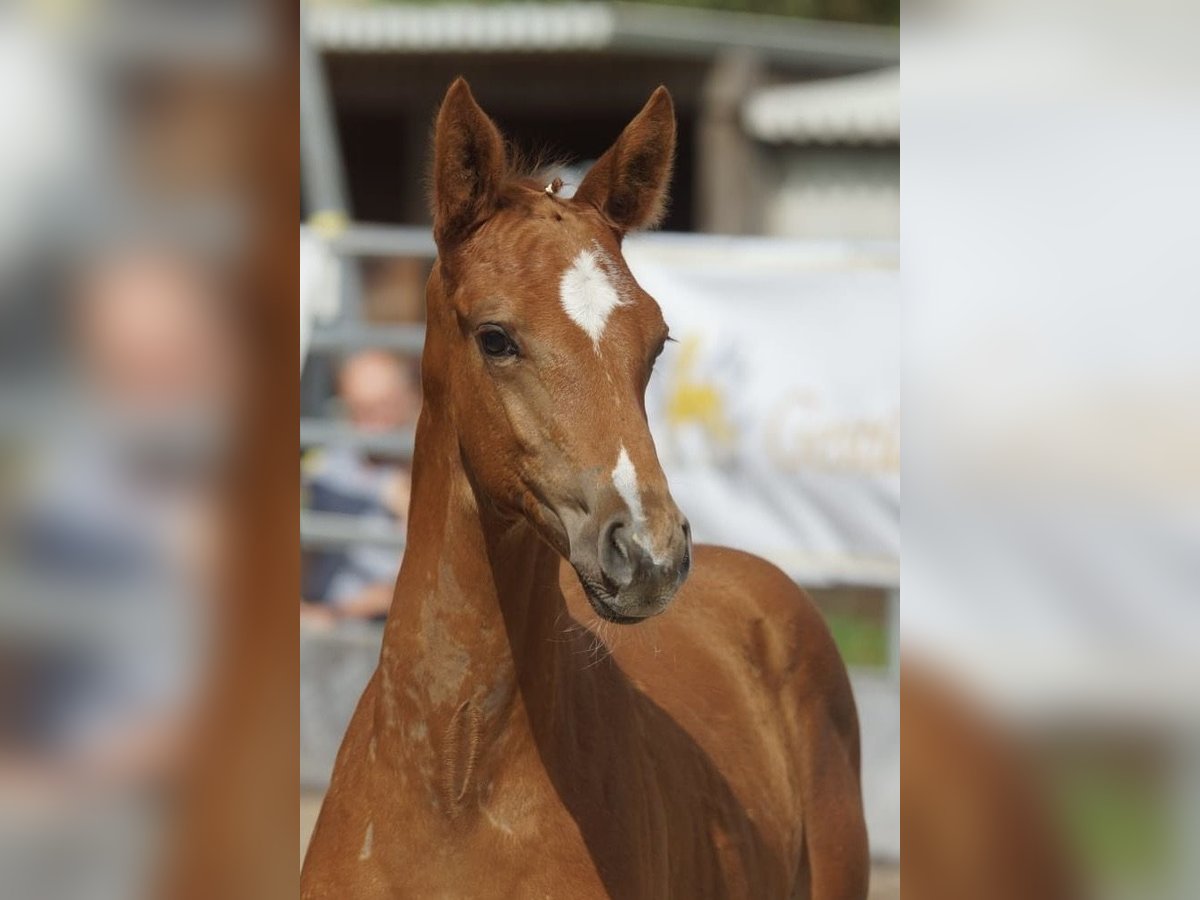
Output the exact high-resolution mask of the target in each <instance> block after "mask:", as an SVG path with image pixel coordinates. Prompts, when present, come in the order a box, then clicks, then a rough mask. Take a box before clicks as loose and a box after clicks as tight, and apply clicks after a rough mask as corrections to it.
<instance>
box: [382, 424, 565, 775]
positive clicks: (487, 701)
mask: <svg viewBox="0 0 1200 900" xmlns="http://www.w3.org/2000/svg"><path fill="white" fill-rule="evenodd" d="M408 536H409V543H408V546H407V548H406V550H405V556H404V562H403V565H402V567H401V571H400V577H399V579H398V582H397V587H396V596H395V600H394V602H393V606H392V612H391V614H390V616H389V618H388V624H387V628H386V630H385V633H384V645H383V652H382V655H381V662H380V683H379V696H378V703H379V708H378V712H379V713H381V714H382V716H381V717H380V716H377V723H378V722H379V720H380V718H382V724H383V729H382V730H383V732H384V733H385V734H386V733H387V732H388V731H389V726H390V730H391V731H392V733H393V734H394V736H395V737H396V738H398V740H397V741H396V745H397V751H398V752H400V753H402V754H404V755H406V756H411V755H416V756H418V757H427V758H429V757H431V758H432V759H433V760H434V761H435V762H433V763H432V764H434V765H443V764H445V758H446V753H447V750H446V746H445V745H446V744H450V743H454V742H455V741H456V740H458V738H453V737H452V735H454V734H459V733H460V732H461V733H463V734H464V735H466V737H463V738H462V739H463V740H468V739H469V743H470V744H471V747H472V750H471V753H472V754H474V753H475V752H476V749H477V745H481V744H486V743H487V742H488V741H489V740H495V739H497V738H498V737H500V736H502V735H503V734H504V733H506V732H511V731H513V730H520V729H522V728H524V729H525V730H526V731H528V730H529V728H530V725H529V722H530V720H531V719H532V718H537V719H538V720H539V721H542V722H544V721H545V719H546V718H547V714H549V718H553V713H554V709H555V707H556V705H557V704H558V703H559V701H560V698H561V697H562V695H563V691H564V689H565V687H566V685H565V681H566V680H567V679H566V678H565V677H564V676H566V675H569V672H567V671H566V670H567V669H568V667H567V666H564V665H563V660H562V658H561V657H562V656H563V654H564V653H565V652H566V651H565V650H564V649H563V647H564V645H563V643H562V641H561V635H560V634H559V631H561V629H562V628H563V627H564V626H565V622H566V621H567V617H566V613H565V605H564V601H563V596H562V593H561V591H560V589H559V585H558V571H559V557H558V554H557V553H556V552H555V551H554V550H553V549H552V548H550V547H549V546H548V545H546V544H545V543H544V542H543V541H542V540H541V539H540V538H539V537H538V536H537V535H536V534H535V533H534V531H533V530H532V529H531V528H530V527H529V526H528V525H527V524H526V523H525V522H524V520H520V521H517V522H514V521H512V520H509V519H504V518H501V517H500V516H498V515H497V514H494V513H492V512H489V511H488V510H487V508H486V507H485V506H481V505H480V503H479V502H478V501H477V498H476V496H475V494H474V492H473V490H472V487H471V483H470V479H469V478H468V476H467V472H466V471H465V470H464V468H463V465H462V462H461V456H460V453H459V445H458V439H457V435H456V434H455V433H454V430H453V427H452V425H451V424H450V423H449V421H447V419H446V418H444V417H439V416H437V415H435V414H434V413H432V412H428V411H427V412H423V413H422V416H421V421H420V423H419V425H418V429H417V440H416V446H415V449H414V454H413V490H412V502H411V508H410V512H409V526H408ZM467 732H469V734H467ZM478 749H482V748H478ZM413 761H414V762H415V763H417V768H418V770H419V769H420V767H421V763H422V760H421V759H415V760H413ZM425 761H429V759H426V760H425Z"/></svg>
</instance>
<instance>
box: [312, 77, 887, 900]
mask: <svg viewBox="0 0 1200 900" xmlns="http://www.w3.org/2000/svg"><path fill="white" fill-rule="evenodd" d="M674 149H675V118H674V110H673V107H672V103H671V98H670V95H669V94H668V93H667V91H666V90H665V89H664V88H661V87H660V88H659V89H658V90H656V91H655V92H654V94H653V95H652V96H651V97H650V100H649V101H648V102H647V104H646V106H645V107H644V108H643V109H642V111H641V112H640V113H639V114H638V115H637V116H636V117H635V118H634V119H633V121H632V122H631V123H630V124H629V125H628V126H627V127H626V128H625V130H624V131H623V132H622V134H621V135H620V137H619V138H618V139H617V141H616V143H615V144H613V146H612V147H611V148H610V149H609V150H608V151H607V152H606V153H605V154H604V155H603V156H602V157H601V158H600V160H599V161H598V162H597V163H596V165H595V166H594V167H593V168H592V169H591V170H590V171H589V172H588V174H587V175H586V177H584V178H583V180H582V183H581V184H580V185H579V186H578V189H577V190H576V192H575V194H574V196H573V197H572V198H570V199H566V198H565V197H563V196H561V195H560V193H559V190H558V188H559V183H558V182H557V181H546V180H544V179H536V178H531V177H528V176H526V175H524V174H522V173H520V172H518V171H515V169H514V166H513V164H512V162H511V161H510V158H509V156H508V154H507V152H506V148H505V143H504V140H503V139H502V137H501V135H500V132H499V131H498V130H497V128H496V126H495V125H494V124H493V122H492V121H491V120H490V119H489V118H488V117H487V115H485V114H484V112H483V111H482V110H481V109H480V108H479V106H478V105H477V104H476V102H475V100H474V98H473V97H472V95H471V91H470V89H469V88H468V87H467V84H466V82H464V81H462V80H461V79H460V80H458V81H456V82H455V83H454V85H453V86H451V88H450V90H449V92H448V93H447V95H446V98H445V100H444V102H443V104H442V107H441V110H440V112H439V114H438V118H437V127H436V134H435V147H434V156H435V163H434V167H435V168H434V234H435V238H436V240H437V245H438V260H437V262H436V264H435V265H434V268H433V271H432V273H431V275H430V278H429V285H428V291H427V307H428V321H427V329H426V339H425V352H424V357H423V360H422V379H423V383H424V392H425V404H424V408H423V411H422V413H421V418H420V422H419V424H418V427H417V437H416V448H415V452H414V457H413V491H412V503H411V511H410V517H409V530H408V546H407V550H406V553H405V557H404V563H403V566H402V568H401V571H400V576H399V579H398V581H397V585H396V593H395V598H396V599H395V601H394V603H393V605H392V609H391V613H390V616H389V618H388V623H387V626H386V629H385V633H384V639H383V649H382V653H381V657H380V661H379V667H378V669H377V670H376V672H375V674H374V676H373V677H372V679H371V681H370V683H369V684H368V686H367V688H366V690H365V691H364V693H363V696H362V699H361V701H360V702H359V705H358V708H357V710H356V712H355V714H354V717H353V719H352V721H351V723H350V726H349V728H348V730H347V733H346V737H345V739H344V741H343V744H342V747H341V750H340V752H339V754H338V758H337V763H336V765H335V767H334V771H333V777H332V782H331V785H330V788H329V792H328V794H327V796H326V798H325V803H324V806H323V808H322V810H321V814H320V818H319V820H318V822H317V826H316V829H315V831H314V833H313V837H312V841H311V844H310V847H309V851H308V856H307V859H306V860H305V866H304V871H303V875H302V888H303V895H304V896H305V897H308V898H346V897H352V898H373V897H411V898H419V900H429V898H491V897H505V898H521V900H525V898H561V900H586V898H615V900H702V898H716V897H737V898H753V900H770V898H797V897H808V898H814V900H856V898H858V900H860V898H863V897H865V896H866V892H867V877H868V868H869V866H868V858H867V845H866V833H865V829H864V825H863V816H862V801H861V794H860V786H859V738H858V722H857V716H856V713H855V708H854V700H853V697H852V694H851V690H850V684H849V680H848V678H847V675H846V670H845V667H844V666H843V664H842V661H841V659H840V657H839V656H838V653H837V650H836V648H835V647H834V644H833V641H832V640H831V638H830V635H829V632H828V630H827V628H826V626H825V624H824V623H823V621H822V619H821V617H820V615H819V614H818V613H817V611H816V610H815V609H814V607H813V605H812V603H811V601H810V600H809V599H808V597H807V596H806V595H805V594H804V593H803V592H802V591H801V590H799V589H798V588H797V587H796V586H795V585H794V584H793V583H792V582H791V581H790V580H789V579H788V578H787V577H786V576H785V575H784V574H783V573H782V572H780V571H779V570H778V569H776V568H774V567H773V566H771V565H769V564H768V563H766V562H764V561H762V560H760V559H757V558H756V557H753V556H750V555H747V554H745V553H740V552H736V551H733V550H728V549H724V548H720V547H706V546H697V547H694V548H693V547H692V543H691V536H690V532H689V528H688V524H687V520H686V519H685V518H684V517H683V515H682V514H681V512H680V510H679V509H678V507H677V506H676V504H675V502H674V500H673V499H672V497H671V494H670V491H669V489H668V487H667V482H666V479H665V477H664V475H663V472H662V468H661V466H660V465H659V462H658V458H657V455H656V453H655V449H654V442H653V440H652V438H651V436H650V431H649V428H648V426H647V422H646V411H645V403H644V398H645V391H646V385H647V382H648V380H649V378H650V373H651V370H652V368H653V365H654V361H655V358H656V357H657V356H658V355H659V353H660V352H661V351H662V349H663V346H664V343H665V341H666V340H667V338H668V331H667V325H666V323H665V322H664V321H663V317H662V314H661V312H660V310H659V308H658V305H657V304H656V303H655V301H654V300H653V298H651V297H650V296H649V295H647V294H646V292H645V291H643V290H642V289H641V288H640V287H639V285H638V283H637V281H636V280H635V279H634V277H633V275H632V274H631V273H630V271H629V269H628V267H627V266H626V264H625V260H624V258H623V256H622V250H621V244H622V238H623V237H624V235H625V234H627V233H628V232H630V231H633V230H635V229H639V228H644V227H647V226H650V225H652V224H654V222H655V221H656V220H657V218H658V217H659V216H660V215H661V214H662V211H663V208H664V203H665V201H666V193H667V184H668V181H669V178H670V172H671V164H672V158H673V155H674ZM763 327H769V323H763ZM609 623H618V624H616V625H612V624H609Z"/></svg>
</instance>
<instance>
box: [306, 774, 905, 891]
mask: <svg viewBox="0 0 1200 900" xmlns="http://www.w3.org/2000/svg"><path fill="white" fill-rule="evenodd" d="M320 808H321V797H320V795H319V794H302V795H301V796H300V854H301V857H303V855H304V851H305V850H306V849H307V848H308V837H309V835H310V834H311V833H312V829H313V825H315V824H316V821H317V812H318V811H319V810H320ZM869 900H900V867H899V866H896V865H877V866H875V867H874V868H873V869H872V871H871V894H870V897H869Z"/></svg>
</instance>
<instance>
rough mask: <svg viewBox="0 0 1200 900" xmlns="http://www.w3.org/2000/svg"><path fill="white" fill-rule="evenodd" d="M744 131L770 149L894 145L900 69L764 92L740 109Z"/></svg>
mask: <svg viewBox="0 0 1200 900" xmlns="http://www.w3.org/2000/svg"><path fill="white" fill-rule="evenodd" d="M742 121H743V124H744V125H745V128H746V131H747V132H748V133H749V134H751V135H753V136H754V137H756V138H758V139H759V140H762V141H766V142H768V143H773V144H784V143H791V144H894V143H897V142H898V141H899V140H900V69H899V68H898V67H890V68H886V69H879V70H876V71H873V72H865V73H862V74H859V75H845V76H842V77H839V78H825V79H820V80H817V81H809V82H804V83H801V84H789V85H784V86H782V87H772V88H765V89H763V90H761V91H758V92H757V93H755V94H753V95H752V96H751V97H750V98H749V99H748V100H747V101H746V102H745V104H744V106H743V107H742Z"/></svg>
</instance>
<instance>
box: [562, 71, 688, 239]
mask: <svg viewBox="0 0 1200 900" xmlns="http://www.w3.org/2000/svg"><path fill="white" fill-rule="evenodd" d="M674 160H675V105H674V104H673V103H672V102H671V95H670V93H668V91H667V89H666V88H665V87H662V86H661V85H660V86H659V87H658V88H657V89H655V91H654V93H653V94H651V95H650V99H649V100H647V101H646V105H645V106H643V107H642V111H641V112H640V113H638V114H637V115H636V116H635V117H634V119H633V121H632V122H630V123H629V124H628V125H626V126H625V130H624V131H622V132H621V136H620V137H619V138H617V142H616V143H615V144H613V145H612V146H611V147H609V148H608V150H607V151H606V152H605V154H604V155H603V156H601V157H600V159H599V160H597V162H596V164H595V165H594V166H592V168H591V170H590V171H589V172H588V173H587V175H586V176H585V177H584V179H583V183H582V184H580V185H579V189H578V190H577V191H575V198H574V199H575V200H577V201H579V202H582V203H590V204H592V205H593V206H595V207H596V208H597V209H599V210H600V211H601V212H603V213H604V214H605V215H607V216H608V218H609V219H611V220H612V222H613V223H614V224H615V225H616V226H617V227H618V228H620V229H621V230H622V231H633V230H636V229H638V228H649V227H651V226H653V225H656V224H658V222H659V220H660V219H661V218H662V215H663V213H664V212H665V211H666V205H667V186H668V184H669V183H670V181H671V166H672V163H673V162H674Z"/></svg>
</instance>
